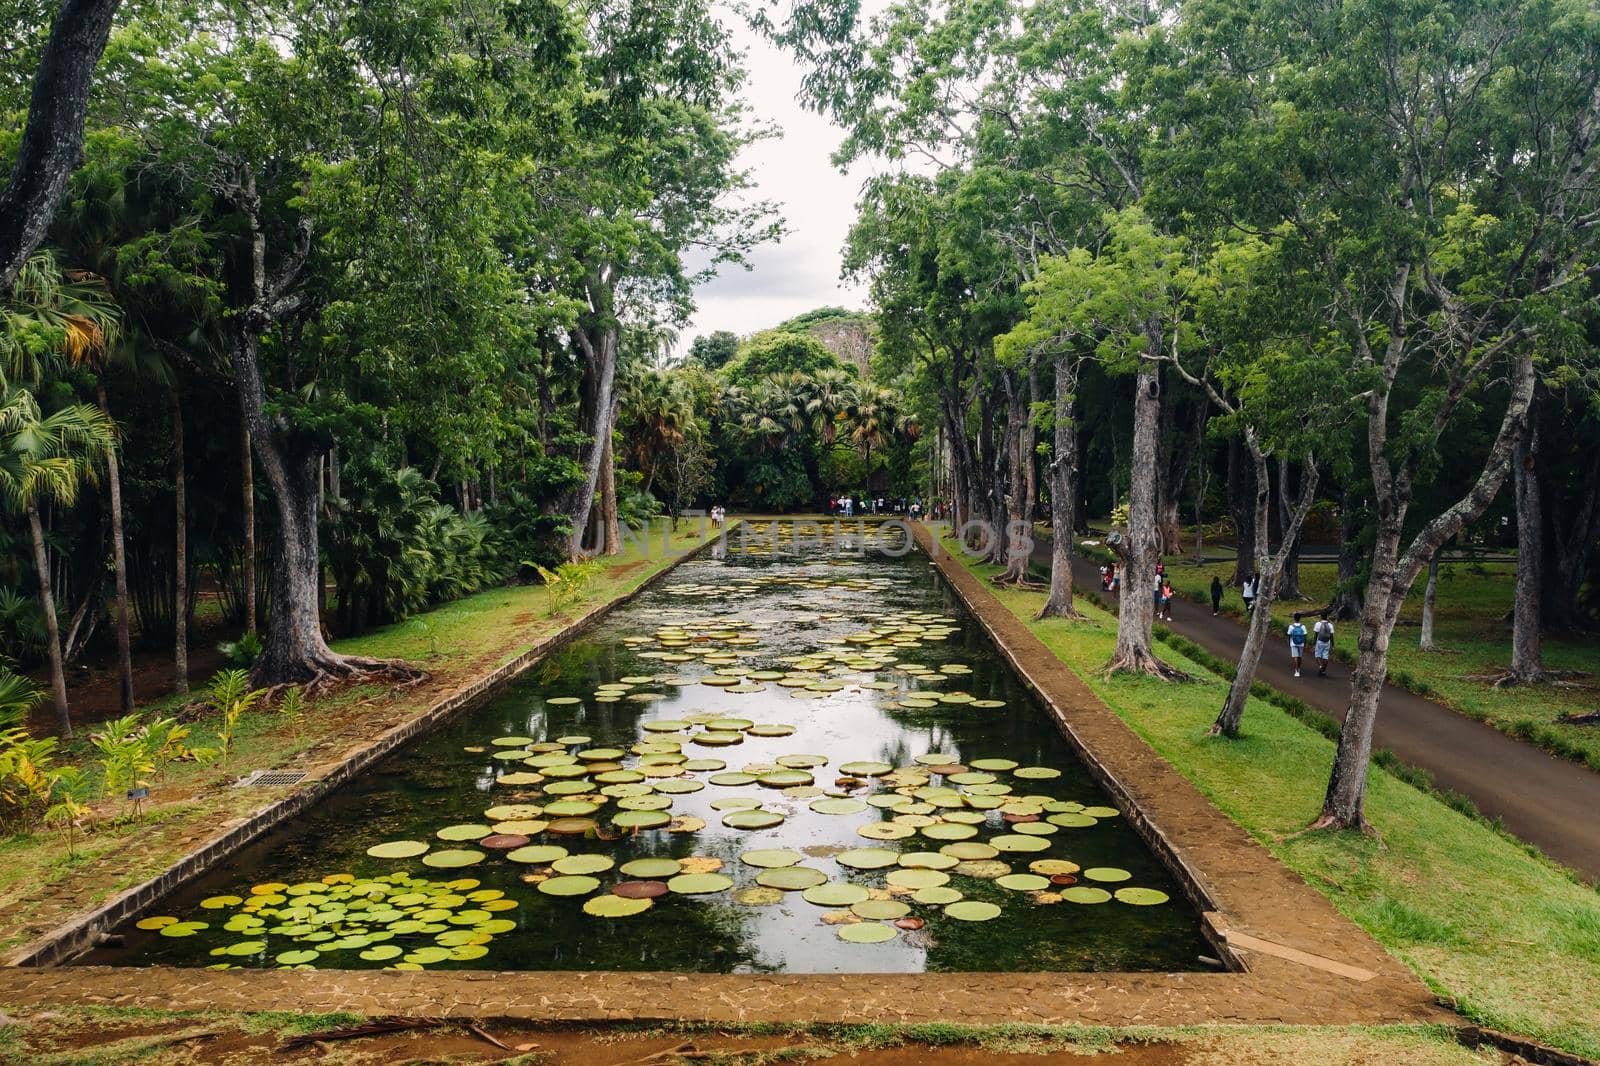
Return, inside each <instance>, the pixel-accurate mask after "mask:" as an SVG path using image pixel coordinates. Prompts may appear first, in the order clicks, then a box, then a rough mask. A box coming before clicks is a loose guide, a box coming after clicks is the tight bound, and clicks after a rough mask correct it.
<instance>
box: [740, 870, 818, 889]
mask: <svg viewBox="0 0 1600 1066" xmlns="http://www.w3.org/2000/svg"><path fill="white" fill-rule="evenodd" d="M827 880H828V875H827V874H825V873H823V872H822V871H821V870H813V869H812V868H811V867H809V866H780V867H778V868H777V869H774V870H762V871H761V872H760V873H759V874H756V884H758V885H761V886H762V887H764V888H777V889H782V890H783V891H785V892H799V891H801V890H802V889H807V888H813V887H815V886H817V885H820V884H823V883H825V882H826V881H827Z"/></svg>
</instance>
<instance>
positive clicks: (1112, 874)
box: [1083, 866, 1133, 883]
mask: <svg viewBox="0 0 1600 1066" xmlns="http://www.w3.org/2000/svg"><path fill="white" fill-rule="evenodd" d="M1083 876H1084V877H1086V878H1088V879H1089V880H1090V881H1107V882H1113V883H1115V882H1117V881H1126V880H1128V879H1129V878H1130V877H1132V876H1133V875H1132V874H1130V873H1129V872H1128V871H1126V870H1120V869H1118V868H1117V867H1115V866H1091V867H1089V868H1088V869H1087V870H1085V871H1083Z"/></svg>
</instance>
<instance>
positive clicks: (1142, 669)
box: [1101, 648, 1194, 681]
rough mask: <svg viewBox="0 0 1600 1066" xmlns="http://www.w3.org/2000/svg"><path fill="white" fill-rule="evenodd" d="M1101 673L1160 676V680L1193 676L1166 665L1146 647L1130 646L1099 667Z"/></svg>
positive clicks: (1108, 675)
mask: <svg viewBox="0 0 1600 1066" xmlns="http://www.w3.org/2000/svg"><path fill="white" fill-rule="evenodd" d="M1101 674H1102V676H1104V677H1106V678H1110V677H1111V675H1112V674H1138V675H1140V676H1142V677H1155V678H1160V679H1161V680H1162V681H1193V680H1194V678H1192V677H1190V676H1189V675H1188V674H1186V673H1184V672H1183V671H1182V670H1179V669H1178V668H1177V667H1174V666H1168V665H1167V664H1166V663H1164V662H1162V661H1161V660H1160V659H1158V658H1156V656H1155V653H1153V652H1151V651H1150V650H1149V649H1148V648H1131V649H1129V650H1127V651H1121V652H1118V653H1116V654H1115V655H1113V656H1112V657H1111V658H1110V659H1109V660H1107V661H1106V664H1105V666H1103V667H1101Z"/></svg>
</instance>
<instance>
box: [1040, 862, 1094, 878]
mask: <svg viewBox="0 0 1600 1066" xmlns="http://www.w3.org/2000/svg"><path fill="white" fill-rule="evenodd" d="M1028 869H1030V870H1032V871H1033V872H1034V873H1036V874H1043V875H1044V876H1045V877H1056V876H1058V875H1061V874H1075V873H1077V872H1078V870H1079V869H1081V867H1079V866H1078V864H1077V863H1075V862H1070V861H1068V860H1066V859H1035V860H1033V861H1032V862H1030V863H1029V864H1028Z"/></svg>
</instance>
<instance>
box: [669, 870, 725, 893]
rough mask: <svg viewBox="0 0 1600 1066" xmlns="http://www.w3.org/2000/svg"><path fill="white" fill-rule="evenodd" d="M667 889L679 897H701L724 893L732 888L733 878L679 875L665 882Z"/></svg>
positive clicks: (715, 875) (711, 875) (712, 875)
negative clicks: (713, 893)
mask: <svg viewBox="0 0 1600 1066" xmlns="http://www.w3.org/2000/svg"><path fill="white" fill-rule="evenodd" d="M667 887H668V888H669V889H671V890H672V891H674V892H676V893H678V894H679V895H683V896H703V895H707V894H708V893H712V892H726V891H727V890H728V889H730V888H732V887H733V878H731V877H728V876H726V875H724V874H679V875H678V876H677V877H674V878H673V879H672V880H670V881H668V882H667Z"/></svg>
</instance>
